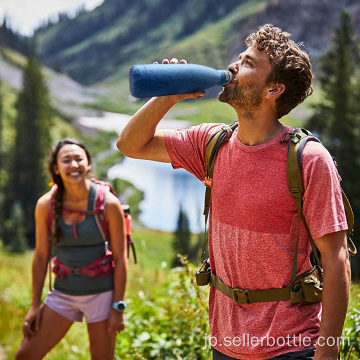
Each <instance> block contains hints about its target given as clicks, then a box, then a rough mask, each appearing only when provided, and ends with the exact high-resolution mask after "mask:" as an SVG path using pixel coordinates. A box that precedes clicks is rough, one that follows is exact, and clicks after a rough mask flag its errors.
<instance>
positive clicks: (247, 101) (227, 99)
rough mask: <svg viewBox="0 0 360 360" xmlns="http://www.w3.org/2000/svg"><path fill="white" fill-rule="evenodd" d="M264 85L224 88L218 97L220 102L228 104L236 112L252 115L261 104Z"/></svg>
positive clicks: (237, 85) (236, 85)
mask: <svg viewBox="0 0 360 360" xmlns="http://www.w3.org/2000/svg"><path fill="white" fill-rule="evenodd" d="M263 89H264V85H254V84H246V85H242V86H240V85H239V84H235V86H233V87H231V86H229V87H226V86H225V87H224V88H223V90H222V91H221V92H220V94H219V95H218V99H219V101H221V102H224V103H228V104H229V105H231V106H232V107H233V108H234V109H235V110H236V111H239V112H243V113H247V114H248V115H249V114H252V113H254V111H256V110H257V109H259V107H260V105H261V102H262V93H263Z"/></svg>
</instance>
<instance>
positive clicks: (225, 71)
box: [224, 70, 232, 85]
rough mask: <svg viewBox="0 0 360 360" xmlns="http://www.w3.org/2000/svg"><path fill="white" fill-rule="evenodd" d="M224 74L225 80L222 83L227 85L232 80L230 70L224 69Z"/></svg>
mask: <svg viewBox="0 0 360 360" xmlns="http://www.w3.org/2000/svg"><path fill="white" fill-rule="evenodd" d="M224 73H225V76H226V80H225V82H224V85H227V84H229V83H230V82H231V80H232V72H231V71H229V70H224Z"/></svg>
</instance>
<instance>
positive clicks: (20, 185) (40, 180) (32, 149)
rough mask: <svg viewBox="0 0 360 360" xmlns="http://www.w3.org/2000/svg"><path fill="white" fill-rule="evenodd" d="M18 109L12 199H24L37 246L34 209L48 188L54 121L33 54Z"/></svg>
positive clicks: (27, 228)
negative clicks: (47, 160)
mask: <svg viewBox="0 0 360 360" xmlns="http://www.w3.org/2000/svg"><path fill="white" fill-rule="evenodd" d="M16 108H17V118H16V124H15V127H16V139H15V146H14V150H13V160H12V181H11V184H10V202H11V203H12V202H14V201H16V200H19V201H20V202H21V206H22V209H23V211H24V216H25V231H26V235H27V237H28V239H29V244H30V245H33V241H34V209H35V204H36V201H37V199H38V198H39V196H40V195H41V194H42V193H43V192H44V190H45V176H44V168H45V167H44V163H45V159H46V155H47V153H48V151H49V148H50V145H51V140H50V127H51V120H50V102H49V94H48V90H47V87H46V84H45V80H44V77H43V75H42V73H41V68H40V65H39V63H38V62H37V60H36V59H35V56H34V55H32V54H31V55H29V57H28V61H27V65H26V67H25V69H24V72H23V88H22V91H21V92H20V93H19V95H18V99H17V103H16Z"/></svg>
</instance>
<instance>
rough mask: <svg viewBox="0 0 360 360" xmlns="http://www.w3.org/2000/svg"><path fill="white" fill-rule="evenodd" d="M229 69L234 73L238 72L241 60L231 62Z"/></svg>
mask: <svg viewBox="0 0 360 360" xmlns="http://www.w3.org/2000/svg"><path fill="white" fill-rule="evenodd" d="M228 69H229V70H230V71H231V72H233V73H235V74H236V73H237V72H238V70H239V61H235V62H233V63H231V64H230V65H229V66H228Z"/></svg>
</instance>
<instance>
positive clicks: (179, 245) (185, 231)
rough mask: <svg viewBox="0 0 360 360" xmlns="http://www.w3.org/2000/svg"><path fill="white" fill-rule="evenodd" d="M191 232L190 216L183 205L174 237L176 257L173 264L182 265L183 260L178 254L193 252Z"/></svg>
mask: <svg viewBox="0 0 360 360" xmlns="http://www.w3.org/2000/svg"><path fill="white" fill-rule="evenodd" d="M190 241H191V232H190V224H189V218H188V216H187V215H186V213H185V211H184V210H183V208H182V206H180V209H179V216H178V220H177V226H176V230H175V233H174V239H173V249H174V250H175V254H176V256H175V259H174V261H173V266H180V265H181V262H180V260H179V259H178V257H177V255H178V254H181V255H189V254H190V252H191V247H190V246H191V244H190Z"/></svg>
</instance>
